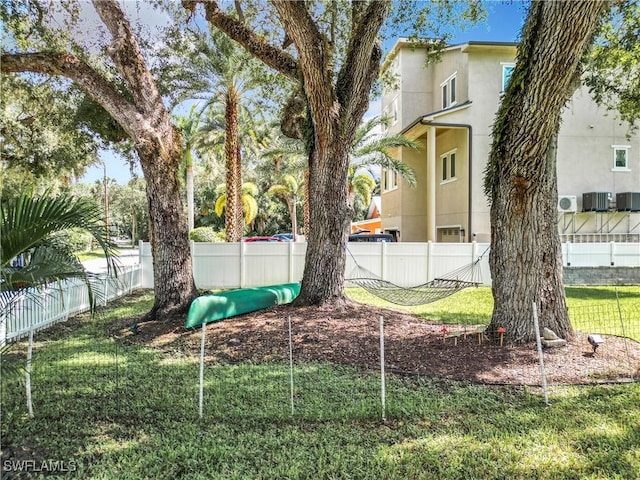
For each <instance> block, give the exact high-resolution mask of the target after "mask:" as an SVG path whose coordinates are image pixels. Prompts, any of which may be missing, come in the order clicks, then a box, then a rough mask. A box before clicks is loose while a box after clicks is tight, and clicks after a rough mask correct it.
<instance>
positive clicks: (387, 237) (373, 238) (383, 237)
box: [349, 233, 393, 242]
mask: <svg viewBox="0 0 640 480" xmlns="http://www.w3.org/2000/svg"><path fill="white" fill-rule="evenodd" d="M349 241H350V242H393V235H391V234H390V233H354V234H352V235H349Z"/></svg>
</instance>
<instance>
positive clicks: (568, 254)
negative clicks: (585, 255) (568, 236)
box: [566, 240, 571, 267]
mask: <svg viewBox="0 0 640 480" xmlns="http://www.w3.org/2000/svg"><path fill="white" fill-rule="evenodd" d="M566 246H567V267H570V266H571V242H570V241H568V240H567V242H566Z"/></svg>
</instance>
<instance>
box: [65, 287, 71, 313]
mask: <svg viewBox="0 0 640 480" xmlns="http://www.w3.org/2000/svg"><path fill="white" fill-rule="evenodd" d="M64 291H65V293H66V299H65V300H64V319H65V320H69V315H70V312H71V285H70V282H69V280H65V281H64Z"/></svg>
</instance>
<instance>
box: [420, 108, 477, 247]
mask: <svg viewBox="0 0 640 480" xmlns="http://www.w3.org/2000/svg"><path fill="white" fill-rule="evenodd" d="M420 123H421V124H422V125H428V126H431V127H452V128H466V129H467V145H468V150H469V159H468V161H467V163H468V164H469V185H468V191H469V200H468V203H469V204H468V211H469V213H468V217H467V227H468V228H467V235H466V237H467V242H471V239H472V238H473V228H472V227H471V218H472V216H471V208H472V198H473V195H472V193H473V175H472V173H473V127H472V126H471V125H470V124H468V123H447V122H432V121H430V120H429V117H422V118H421V119H420Z"/></svg>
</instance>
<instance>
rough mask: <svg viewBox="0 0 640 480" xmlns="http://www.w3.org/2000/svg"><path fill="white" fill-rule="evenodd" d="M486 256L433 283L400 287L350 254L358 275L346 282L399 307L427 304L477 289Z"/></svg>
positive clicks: (435, 279)
mask: <svg viewBox="0 0 640 480" xmlns="http://www.w3.org/2000/svg"><path fill="white" fill-rule="evenodd" d="M487 250H488V249H487ZM485 253H486V250H485V252H484V253H483V254H482V255H480V256H479V257H478V258H477V259H476V260H474V261H473V262H472V263H470V264H468V265H464V266H462V267H460V268H458V269H456V270H453V271H452V272H449V273H447V274H445V275H442V276H440V277H437V278H434V279H433V280H431V281H430V282H427V283H423V284H422V285H416V286H414V287H401V286H400V285H396V284H395V283H393V282H389V281H387V280H382V279H381V278H379V277H377V276H376V274H375V273H373V272H371V271H370V270H367V269H366V268H364V267H362V266H360V265H359V264H358V262H357V261H356V259H355V258H354V256H353V254H352V253H351V252H349V254H350V255H351V258H352V259H353V261H354V263H355V265H356V267H355V275H352V276H351V278H347V279H346V280H347V281H348V282H351V283H354V284H356V285H358V286H359V287H362V288H364V289H365V290H366V291H367V292H369V293H371V294H372V295H374V296H376V297H378V298H381V299H382V300H386V301H387V302H390V303H394V304H396V305H404V306H415V305H426V304H428V303H432V302H436V301H438V300H441V299H443V298H446V297H448V296H450V295H453V294H454V293H456V292H458V291H459V290H462V289H464V288H468V287H477V286H478V285H480V284H482V279H481V272H480V268H479V267H478V265H479V263H480V261H481V260H482V257H483V256H484V254H485Z"/></svg>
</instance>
